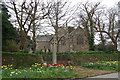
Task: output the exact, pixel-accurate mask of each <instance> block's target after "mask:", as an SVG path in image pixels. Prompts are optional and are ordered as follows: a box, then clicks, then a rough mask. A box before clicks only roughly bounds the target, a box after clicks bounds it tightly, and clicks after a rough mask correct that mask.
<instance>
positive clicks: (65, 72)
mask: <svg viewBox="0 0 120 80" xmlns="http://www.w3.org/2000/svg"><path fill="white" fill-rule="evenodd" d="M48 65H49V67H48V66H44V65H41V64H39V63H35V64H33V65H32V66H31V67H29V68H26V69H14V68H13V65H7V66H6V65H3V66H1V69H2V77H3V78H72V77H78V76H80V74H78V73H77V72H75V71H74V70H73V69H74V68H75V67H73V66H64V65H63V63H60V64H54V65H51V64H48Z"/></svg>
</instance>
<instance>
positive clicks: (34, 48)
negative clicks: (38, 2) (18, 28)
mask: <svg viewBox="0 0 120 80" xmlns="http://www.w3.org/2000/svg"><path fill="white" fill-rule="evenodd" d="M35 32H36V30H35V23H33V38H32V40H33V41H32V44H33V53H35V52H36V38H35Z"/></svg>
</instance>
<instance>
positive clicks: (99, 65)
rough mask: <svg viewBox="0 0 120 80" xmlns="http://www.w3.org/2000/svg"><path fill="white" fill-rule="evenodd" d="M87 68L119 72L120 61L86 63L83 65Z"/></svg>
mask: <svg viewBox="0 0 120 80" xmlns="http://www.w3.org/2000/svg"><path fill="white" fill-rule="evenodd" d="M82 66H83V67H85V68H91V69H100V70H114V71H118V70H119V67H118V61H97V62H95V63H92V62H91V63H85V64H83V65H82Z"/></svg>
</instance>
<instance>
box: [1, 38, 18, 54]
mask: <svg viewBox="0 0 120 80" xmlns="http://www.w3.org/2000/svg"><path fill="white" fill-rule="evenodd" d="M3 51H7V52H16V51H19V45H18V44H17V43H16V42H15V41H14V40H6V43H5V44H3Z"/></svg>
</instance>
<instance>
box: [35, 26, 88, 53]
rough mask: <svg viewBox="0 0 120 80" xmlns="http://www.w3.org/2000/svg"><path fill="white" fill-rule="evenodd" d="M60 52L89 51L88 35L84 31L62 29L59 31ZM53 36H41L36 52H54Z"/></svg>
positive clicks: (72, 28) (38, 37)
mask: <svg viewBox="0 0 120 80" xmlns="http://www.w3.org/2000/svg"><path fill="white" fill-rule="evenodd" d="M58 33H59V34H58V38H59V46H58V52H77V51H88V50H89V46H88V40H87V34H86V32H85V30H84V29H82V28H79V27H78V28H76V29H74V27H64V28H63V27H60V28H59V30H58ZM53 37H54V34H53V35H39V36H37V39H36V42H37V43H36V44H37V46H36V50H37V51H43V52H53Z"/></svg>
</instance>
